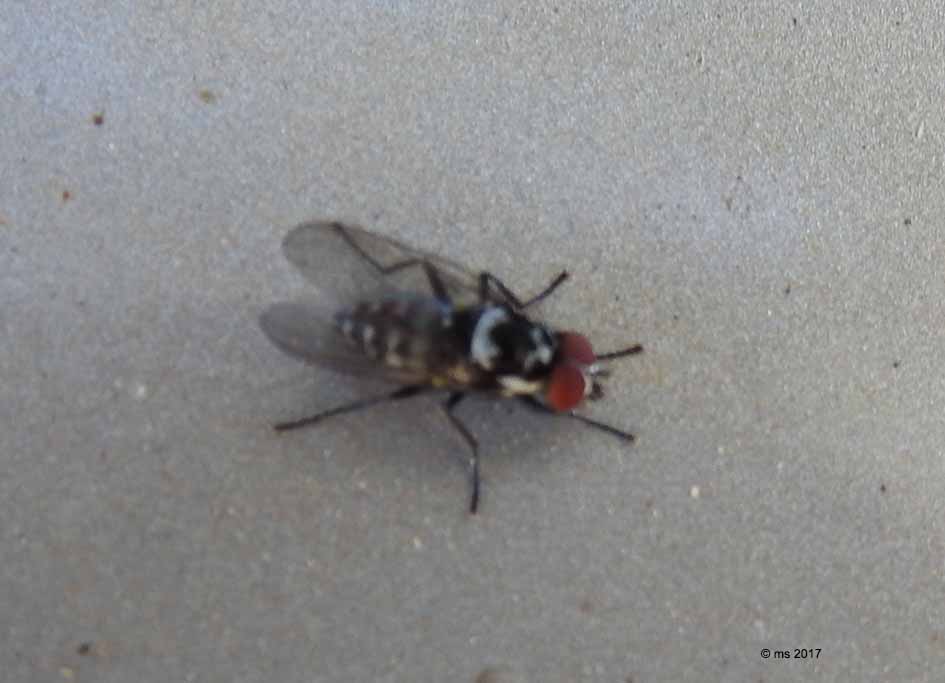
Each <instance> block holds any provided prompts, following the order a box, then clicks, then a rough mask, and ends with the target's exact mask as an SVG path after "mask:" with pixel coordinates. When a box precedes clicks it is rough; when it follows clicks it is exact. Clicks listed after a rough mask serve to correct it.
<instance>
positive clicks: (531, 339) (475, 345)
mask: <svg viewBox="0 0 945 683" xmlns="http://www.w3.org/2000/svg"><path fill="white" fill-rule="evenodd" d="M470 357H471V359H472V361H473V362H474V363H475V364H476V365H478V366H479V367H480V368H482V369H483V370H484V371H486V372H488V373H490V374H492V375H493V376H495V378H496V382H497V384H498V385H499V388H500V390H501V391H502V393H504V394H507V395H526V394H536V393H539V392H540V391H542V389H543V387H544V385H545V381H546V379H547V377H548V374H549V372H550V371H551V367H552V364H553V361H554V357H555V339H554V336H553V335H552V334H551V333H550V332H549V331H548V330H547V329H546V328H545V327H544V326H542V325H539V324H537V323H535V322H532V321H531V320H529V319H528V318H526V317H525V316H523V315H520V314H518V313H515V312H514V311H511V310H510V309H508V308H507V307H505V306H487V307H485V308H483V309H482V310H481V312H480V315H479V318H478V320H477V322H476V325H475V327H474V329H473V331H472V338H471V340H470Z"/></svg>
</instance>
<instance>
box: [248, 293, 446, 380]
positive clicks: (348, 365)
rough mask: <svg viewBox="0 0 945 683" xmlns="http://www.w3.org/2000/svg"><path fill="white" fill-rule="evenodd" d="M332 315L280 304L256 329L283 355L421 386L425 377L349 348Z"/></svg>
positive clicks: (309, 305)
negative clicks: (393, 366)
mask: <svg viewBox="0 0 945 683" xmlns="http://www.w3.org/2000/svg"><path fill="white" fill-rule="evenodd" d="M333 314H334V311H332V310H330V309H329V308H327V307H326V306H324V305H322V304H318V303H313V302H288V301H286V302H282V303H277V304H273V305H272V306H270V307H269V308H267V309H266V310H265V311H264V312H263V314H262V315H261V316H260V318H259V325H260V327H262V330H263V332H264V333H265V334H266V336H267V337H268V338H269V340H270V341H271V342H272V343H273V344H275V345H276V346H277V347H278V348H279V349H281V350H282V351H283V352H284V353H286V354H288V355H289V356H292V357H293V358H297V359H299V360H302V361H305V362H306V363H313V364H315V365H319V366H321V367H324V368H327V369H329V370H334V371H336V372H340V373H343V374H346V375H353V376H356V377H363V376H370V377H374V378H376V379H381V380H387V381H390V382H397V383H400V384H413V383H423V382H424V381H425V380H426V379H427V378H426V376H425V375H422V374H418V373H416V372H410V371H408V370H406V369H395V368H390V367H387V366H385V365H382V364H380V363H377V362H375V361H373V360H371V359H370V358H368V357H367V356H365V355H364V354H363V353H362V352H361V351H359V350H358V349H357V348H355V347H354V346H353V345H352V344H350V343H349V342H348V341H347V340H346V339H345V338H344V336H343V335H342V334H341V333H340V332H339V331H338V329H337V328H336V327H335V325H334V322H333V319H332V316H333Z"/></svg>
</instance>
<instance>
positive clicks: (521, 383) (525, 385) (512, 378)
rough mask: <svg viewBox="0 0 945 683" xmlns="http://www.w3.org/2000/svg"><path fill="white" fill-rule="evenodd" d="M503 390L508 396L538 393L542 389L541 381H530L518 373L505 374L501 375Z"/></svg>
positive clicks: (500, 380) (500, 382)
mask: <svg viewBox="0 0 945 683" xmlns="http://www.w3.org/2000/svg"><path fill="white" fill-rule="evenodd" d="M499 384H501V385H502V391H503V393H504V394H506V395H508V396H523V395H528V394H537V393H538V392H539V391H540V390H541V382H529V381H528V380H527V379H522V378H521V377H518V376H517V375H503V376H502V377H499Z"/></svg>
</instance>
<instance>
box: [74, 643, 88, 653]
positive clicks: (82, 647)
mask: <svg viewBox="0 0 945 683" xmlns="http://www.w3.org/2000/svg"><path fill="white" fill-rule="evenodd" d="M75 651H76V654H80V655H87V654H89V653H90V652H91V651H92V643H79V647H77V648H76V649H75Z"/></svg>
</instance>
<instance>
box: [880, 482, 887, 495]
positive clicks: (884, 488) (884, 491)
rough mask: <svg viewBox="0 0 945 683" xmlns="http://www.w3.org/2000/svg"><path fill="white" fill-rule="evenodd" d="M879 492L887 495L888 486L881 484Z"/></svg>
mask: <svg viewBox="0 0 945 683" xmlns="http://www.w3.org/2000/svg"><path fill="white" fill-rule="evenodd" d="M879 492H880V493H886V484H880V485H879Z"/></svg>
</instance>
